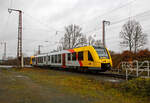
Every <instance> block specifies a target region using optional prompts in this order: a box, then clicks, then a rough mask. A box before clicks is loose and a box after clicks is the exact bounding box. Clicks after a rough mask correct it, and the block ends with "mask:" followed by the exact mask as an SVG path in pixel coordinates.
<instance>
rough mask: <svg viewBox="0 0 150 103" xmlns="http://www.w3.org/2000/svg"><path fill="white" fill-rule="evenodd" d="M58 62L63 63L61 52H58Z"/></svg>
mask: <svg viewBox="0 0 150 103" xmlns="http://www.w3.org/2000/svg"><path fill="white" fill-rule="evenodd" d="M58 63H61V54H58Z"/></svg>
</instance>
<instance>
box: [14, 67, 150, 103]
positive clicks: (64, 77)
mask: <svg viewBox="0 0 150 103" xmlns="http://www.w3.org/2000/svg"><path fill="white" fill-rule="evenodd" d="M13 72H16V73H19V74H21V75H23V76H26V77H29V78H30V79H31V80H32V81H33V82H34V83H36V84H38V85H40V86H42V87H44V88H53V87H55V88H57V90H59V91H60V92H61V93H64V94H69V95H77V96H80V97H81V98H82V99H89V98H90V103H149V101H148V98H149V97H150V79H135V80H131V81H128V82H125V83H122V84H118V83H117V84H115V83H110V82H105V81H99V80H97V81H96V80H95V79H93V78H88V77H87V76H85V75H78V74H72V73H66V72H63V71H54V70H43V69H36V70H35V69H27V68H26V69H22V70H17V69H13ZM31 86H32V84H31ZM13 88H14V89H17V88H20V86H19V85H16V86H15V87H13ZM21 88H22V87H21ZM22 89H26V88H22ZM20 90H21V89H20Z"/></svg>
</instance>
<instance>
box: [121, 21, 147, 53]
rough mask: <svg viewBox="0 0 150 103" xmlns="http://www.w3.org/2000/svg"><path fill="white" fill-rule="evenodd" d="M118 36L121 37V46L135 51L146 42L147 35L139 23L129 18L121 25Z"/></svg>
mask: <svg viewBox="0 0 150 103" xmlns="http://www.w3.org/2000/svg"><path fill="white" fill-rule="evenodd" d="M120 37H121V38H122V41H121V42H120V44H121V46H123V47H128V48H129V50H130V51H133V50H134V52H135V53H136V52H137V50H138V49H140V48H141V47H143V46H144V45H145V44H146V42H147V35H146V34H144V33H143V32H142V27H141V25H140V23H139V22H137V21H135V20H129V21H128V22H127V23H125V24H124V25H123V27H122V30H121V32H120Z"/></svg>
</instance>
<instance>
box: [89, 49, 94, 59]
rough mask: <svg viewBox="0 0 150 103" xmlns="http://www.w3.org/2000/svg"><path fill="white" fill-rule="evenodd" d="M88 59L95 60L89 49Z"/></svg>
mask: <svg viewBox="0 0 150 103" xmlns="http://www.w3.org/2000/svg"><path fill="white" fill-rule="evenodd" d="M88 60H89V61H94V60H93V57H92V55H91V53H90V51H88Z"/></svg>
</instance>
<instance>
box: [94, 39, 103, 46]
mask: <svg viewBox="0 0 150 103" xmlns="http://www.w3.org/2000/svg"><path fill="white" fill-rule="evenodd" d="M101 45H102V42H101V40H96V41H95V43H94V46H101Z"/></svg>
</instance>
